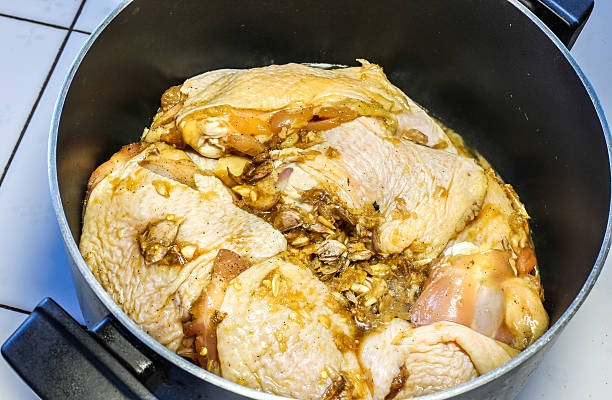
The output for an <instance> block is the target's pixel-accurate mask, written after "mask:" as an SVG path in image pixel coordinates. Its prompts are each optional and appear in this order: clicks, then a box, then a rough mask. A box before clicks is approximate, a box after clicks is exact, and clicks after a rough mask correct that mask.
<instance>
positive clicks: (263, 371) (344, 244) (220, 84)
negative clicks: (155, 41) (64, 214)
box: [80, 60, 548, 400]
mask: <svg viewBox="0 0 612 400" xmlns="http://www.w3.org/2000/svg"><path fill="white" fill-rule="evenodd" d="M358 61H359V62H360V63H361V66H358V67H348V68H336V69H322V68H315V67H311V66H307V65H302V64H286V65H271V66H267V67H261V68H252V69H222V70H217V71H209V72H205V73H203V74H201V75H198V76H195V77H193V78H190V79H187V80H186V81H185V82H184V83H182V84H181V85H178V86H173V87H171V88H170V89H168V90H167V91H166V92H164V94H163V95H162V98H161V104H160V108H159V109H158V110H157V113H156V114H155V116H154V118H153V122H152V124H151V125H150V127H149V128H147V129H145V131H144V133H143V135H142V141H141V143H136V144H132V145H128V146H125V147H124V148H123V149H121V150H120V151H119V152H118V153H116V154H115V155H113V156H112V157H111V159H110V160H109V161H107V162H106V163H104V164H102V165H101V166H100V167H99V168H98V169H96V170H95V171H94V172H93V173H92V176H91V178H90V181H89V185H88V193H87V195H86V207H85V212H84V221H83V232H82V237H81V243H80V249H81V252H82V254H83V256H84V258H85V260H86V262H87V264H88V265H89V267H90V268H91V270H92V272H93V274H94V276H95V277H96V279H97V280H98V281H99V282H100V283H101V284H102V286H103V287H104V288H105V289H106V291H107V292H108V293H109V294H110V295H111V297H112V298H113V300H114V301H115V302H117V304H119V305H120V306H121V308H122V309H123V310H124V311H125V312H126V313H127V314H128V315H129V316H130V317H131V318H132V319H133V320H134V321H135V322H136V323H137V324H139V325H140V326H141V327H142V328H143V329H144V330H145V331H146V332H148V333H149V334H150V335H151V336H153V337H154V338H155V339H157V340H158V341H159V342H161V343H162V344H164V345H165V346H167V347H168V348H169V349H170V350H172V351H175V352H176V353H177V354H179V355H182V356H184V357H187V358H189V359H190V360H191V361H193V362H194V363H196V364H197V365H199V366H201V367H203V368H205V369H207V370H208V371H211V372H213V373H215V374H218V375H220V376H222V377H224V378H226V379H229V380H231V381H234V382H237V383H239V384H241V385H245V386H248V387H251V388H255V389H258V390H261V391H264V392H269V393H273V394H277V395H281V396H288V397H294V398H298V399H325V400H332V399H342V400H350V399H381V400H382V399H384V400H391V399H406V398H410V397H414V396H420V395H425V394H428V393H432V392H436V391H440V390H444V389H447V388H451V387H453V386H456V385H459V384H461V383H464V382H467V381H469V380H471V379H475V378H477V377H478V376H480V375H482V374H485V373H487V372H489V371H491V370H493V369H495V368H497V367H498V366H500V365H501V364H503V363H505V362H507V361H508V360H510V359H511V358H512V357H514V356H515V355H517V354H518V352H519V351H521V350H523V349H524V348H525V347H527V346H528V345H530V344H531V343H533V341H535V340H536V339H537V338H538V337H540V336H541V335H542V334H543V332H544V331H545V330H546V328H547V327H548V315H547V313H546V310H545V309H544V307H543V304H542V300H543V289H542V286H541V283H540V277H539V266H538V264H537V259H536V256H535V250H534V248H533V244H532V241H531V236H530V231H529V225H528V220H529V215H528V214H527V212H526V209H525V207H524V206H523V204H522V203H521V202H520V200H519V199H518V195H517V194H516V193H515V191H514V190H513V188H512V187H511V186H510V185H507V184H504V182H502V180H501V179H500V178H499V177H498V176H497V175H496V174H495V172H494V171H493V170H492V168H491V167H490V166H489V164H488V163H487V162H486V160H484V158H482V157H480V156H478V155H474V154H475V153H474V152H473V151H471V150H469V149H468V148H467V147H466V146H465V145H464V143H463V140H462V139H461V137H460V136H458V135H457V134H455V133H453V132H452V131H449V130H448V129H446V128H444V127H443V126H442V125H441V124H439V123H438V122H437V121H436V120H434V119H433V118H432V117H430V116H429V115H428V113H427V112H426V111H425V110H424V109H423V108H421V107H420V106H418V105H417V104H416V103H415V102H414V101H413V100H411V99H410V98H409V97H408V96H406V95H405V94H404V93H403V92H402V91H401V90H400V89H399V88H397V87H396V86H394V85H393V84H391V83H390V82H389V80H388V79H387V77H386V75H385V74H384V73H383V71H382V68H381V67H379V66H378V65H375V64H371V63H369V62H367V61H365V60H358Z"/></svg>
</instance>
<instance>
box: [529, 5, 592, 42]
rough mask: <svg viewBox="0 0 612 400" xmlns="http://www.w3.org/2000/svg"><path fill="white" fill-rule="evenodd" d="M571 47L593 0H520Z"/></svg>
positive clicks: (590, 9)
mask: <svg viewBox="0 0 612 400" xmlns="http://www.w3.org/2000/svg"><path fill="white" fill-rule="evenodd" d="M520 1H521V3H523V4H525V6H527V8H529V9H530V10H531V11H532V12H533V13H534V14H535V15H537V16H538V18H540V19H541V20H542V22H544V23H545V24H546V25H548V27H549V28H550V30H552V31H553V32H554V33H555V35H557V37H558V38H559V39H561V41H562V42H563V43H565V46H567V48H568V49H571V48H572V46H573V45H574V42H575V41H576V39H577V38H578V35H579V34H580V32H581V31H582V28H583V27H584V24H585V23H586V21H587V19H588V18H589V15H591V11H593V5H594V4H595V1H594V0H520Z"/></svg>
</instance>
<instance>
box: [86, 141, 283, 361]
mask: <svg viewBox="0 0 612 400" xmlns="http://www.w3.org/2000/svg"><path fill="white" fill-rule="evenodd" d="M188 167H191V170H190V172H191V173H190V174H189V173H186V171H185V169H186V168H188ZM181 168H183V170H181ZM199 172H201V171H200V170H198V169H197V167H196V166H195V165H194V164H193V163H191V161H190V160H189V158H188V157H187V156H186V155H185V154H184V153H183V152H182V151H179V150H175V149H173V148H172V147H170V146H167V145H165V144H156V145H153V146H150V147H147V148H146V149H144V150H143V151H142V152H140V153H139V154H137V155H136V156H134V157H133V158H131V159H130V160H128V161H126V162H125V163H123V164H120V165H117V166H116V167H115V168H114V169H113V170H112V172H110V174H108V175H107V176H105V177H103V178H102V179H101V180H100V181H99V182H97V183H96V185H95V186H94V187H93V188H92V190H91V193H90V195H89V199H88V201H87V207H86V211H85V215H84V222H83V233H82V236H81V242H80V250H81V252H82V254H83V255H84V257H85V260H86V261H87V264H88V265H89V267H90V268H91V270H92V272H93V273H94V275H95V277H96V278H97V279H98V281H100V283H101V284H102V286H104V288H105V289H106V291H107V292H108V293H109V294H110V295H111V297H112V298H113V299H114V300H115V301H116V302H117V303H118V304H119V305H120V306H121V307H122V308H123V310H124V311H125V312H126V313H127V314H128V315H129V316H130V317H131V318H132V319H133V320H134V321H136V322H137V323H138V324H140V326H142V327H143V329H144V330H146V331H147V332H148V333H149V334H151V335H152V336H153V337H154V338H155V339H157V340H158V341H160V342H161V343H162V344H164V345H166V346H167V347H169V348H170V349H172V350H177V349H178V348H179V346H180V344H181V340H182V339H183V336H184V335H183V321H184V320H185V319H187V318H188V316H189V309H190V308H191V305H192V304H193V302H194V301H195V300H196V299H197V298H198V297H199V296H200V292H201V291H202V289H203V288H204V287H205V285H206V284H207V282H208V280H209V278H210V271H211V268H212V261H213V259H214V258H215V256H216V254H217V250H219V249H221V248H224V249H230V250H233V251H236V252H239V253H241V254H247V255H248V257H250V258H252V259H254V260H259V259H265V258H268V257H271V256H273V255H275V254H277V253H279V252H281V251H283V250H284V249H285V246H286V242H285V238H284V237H283V236H282V235H281V234H280V232H278V231H276V230H275V229H274V228H273V227H272V226H270V225H269V224H268V223H266V222H265V221H263V220H261V219H260V218H258V217H256V216H253V215H251V214H249V213H247V212H245V211H243V210H241V209H239V208H238V207H236V206H235V205H234V204H233V203H232V195H231V193H230V191H229V190H228V189H227V188H226V187H225V186H224V185H223V183H222V182H221V181H220V180H219V179H218V178H216V177H214V176H206V175H202V174H200V173H199ZM181 173H183V174H182V175H181ZM176 179H180V180H182V181H183V182H180V181H178V180H176Z"/></svg>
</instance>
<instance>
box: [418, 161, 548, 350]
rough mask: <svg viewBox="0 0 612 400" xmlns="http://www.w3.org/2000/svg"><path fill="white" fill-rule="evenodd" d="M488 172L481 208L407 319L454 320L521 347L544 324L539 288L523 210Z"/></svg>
mask: <svg viewBox="0 0 612 400" xmlns="http://www.w3.org/2000/svg"><path fill="white" fill-rule="evenodd" d="M487 177H488V180H489V184H488V188H489V189H488V192H487V196H486V198H485V202H484V205H483V209H482V211H481V212H480V214H479V215H478V217H477V218H476V220H474V221H473V222H472V223H471V224H470V225H469V226H468V227H467V228H466V229H465V230H463V231H462V232H461V233H460V234H459V235H458V236H457V237H456V238H455V239H454V240H453V241H452V242H451V243H449V245H448V248H447V249H446V250H445V251H444V254H443V255H442V257H441V258H440V260H439V261H438V263H437V264H436V265H435V266H434V267H433V268H432V271H431V273H430V276H429V279H428V281H427V282H426V283H425V286H424V288H423V292H422V294H421V296H420V297H419V298H418V299H417V301H416V303H415V304H414V306H413V307H412V310H411V320H412V322H414V323H415V324H417V325H425V324H430V323H432V322H436V321H453V322H457V323H460V324H463V325H465V326H470V327H472V328H473V329H475V330H477V331H478V332H481V333H483V334H485V335H487V336H490V337H494V338H496V339H498V340H501V341H504V342H506V343H508V344H511V345H512V346H514V347H516V348H518V349H524V348H525V347H527V346H528V345H529V344H531V343H533V342H534V341H535V340H536V339H537V338H538V337H540V336H541V335H542V333H544V331H545V330H546V328H547V327H548V315H547V313H546V311H545V310H544V306H543V305H542V299H541V293H542V288H541V286H540V282H539V279H538V278H537V276H534V275H532V274H531V272H532V271H533V270H534V268H535V267H536V258H535V253H534V250H533V248H532V246H531V242H530V239H529V227H528V225H527V218H528V215H527V213H526V212H525V209H524V208H523V206H522V204H521V203H520V202H519V201H518V198H517V197H516V193H514V190H512V188H511V187H510V186H509V185H503V184H502V183H501V181H500V180H499V178H497V177H496V176H495V175H494V173H493V171H491V170H489V172H488V176H487ZM455 304H461V307H457V306H455Z"/></svg>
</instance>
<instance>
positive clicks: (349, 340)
mask: <svg viewBox="0 0 612 400" xmlns="http://www.w3.org/2000/svg"><path fill="white" fill-rule="evenodd" d="M221 312H222V313H223V314H224V319H223V321H222V322H221V324H220V325H219V328H218V330H217V336H218V348H219V358H220V360H221V372H222V375H223V377H225V378H228V379H230V380H233V381H236V382H239V383H242V384H243V385H247V386H250V387H253V388H257V389H260V390H263V391H266V392H270V393H275V394H278V395H283V396H290V397H295V398H300V399H320V398H325V396H329V397H328V398H338V397H339V396H340V394H341V393H345V395H349V396H351V397H352V398H368V397H369V391H368V387H367V384H366V379H365V376H364V375H363V373H362V371H361V367H360V365H359V362H358V360H357V355H356V352H355V348H356V344H355V335H356V327H355V326H354V324H353V323H352V321H351V319H350V318H349V317H348V316H347V315H346V314H345V313H344V312H343V311H342V307H341V305H340V304H338V303H337V301H336V300H335V299H334V298H333V296H332V295H331V293H330V291H329V290H328V288H327V287H326V286H325V284H324V283H322V282H321V281H319V280H318V279H317V278H316V277H315V276H313V274H312V272H310V270H309V269H306V268H304V267H300V266H298V265H296V264H294V263H291V262H288V261H284V260H282V259H281V258H271V259H269V260H267V261H263V262H261V263H259V264H257V265H254V266H252V267H251V268H250V269H248V270H247V271H246V272H244V273H243V274H241V275H239V276H238V277H237V278H236V279H235V280H234V281H233V282H232V284H231V285H230V286H229V288H228V290H227V293H226V296H225V300H224V302H223V305H222V307H221Z"/></svg>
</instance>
